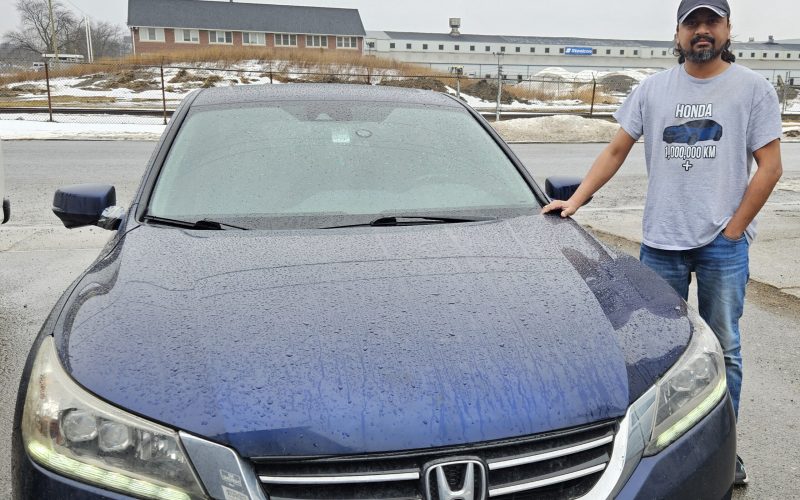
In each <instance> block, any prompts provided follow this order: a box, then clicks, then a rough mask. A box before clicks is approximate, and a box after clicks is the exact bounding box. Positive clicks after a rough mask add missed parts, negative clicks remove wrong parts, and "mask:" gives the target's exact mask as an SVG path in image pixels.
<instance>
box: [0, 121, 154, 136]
mask: <svg viewBox="0 0 800 500" xmlns="http://www.w3.org/2000/svg"><path fill="white" fill-rule="evenodd" d="M163 131H164V125H145V124H133V123H127V124H109V123H102V124H101V123H59V122H55V123H50V122H32V121H24V120H0V139H3V140H34V139H53V140H55V139H57V140H76V141H91V140H116V141H119V140H129V141H156V140H158V138H159V137H161V133H162V132H163Z"/></svg>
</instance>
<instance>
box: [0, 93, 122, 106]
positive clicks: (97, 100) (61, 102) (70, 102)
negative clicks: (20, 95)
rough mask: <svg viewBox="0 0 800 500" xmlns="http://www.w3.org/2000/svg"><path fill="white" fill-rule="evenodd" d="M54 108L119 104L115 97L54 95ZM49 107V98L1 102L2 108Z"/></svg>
mask: <svg viewBox="0 0 800 500" xmlns="http://www.w3.org/2000/svg"><path fill="white" fill-rule="evenodd" d="M51 102H52V104H53V106H56V105H57V106H61V107H65V106H89V107H91V106H98V107H100V106H104V105H106V104H113V103H115V102H117V100H116V98H114V97H104V96H84V97H75V96H69V95H54V96H52V97H51ZM40 107H47V96H45V97H44V99H42V98H39V99H31V100H25V101H0V108H40Z"/></svg>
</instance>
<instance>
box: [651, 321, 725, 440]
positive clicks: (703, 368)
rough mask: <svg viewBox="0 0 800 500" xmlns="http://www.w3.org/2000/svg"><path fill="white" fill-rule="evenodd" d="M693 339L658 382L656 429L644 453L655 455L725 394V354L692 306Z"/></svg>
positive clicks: (694, 422)
mask: <svg viewBox="0 0 800 500" xmlns="http://www.w3.org/2000/svg"><path fill="white" fill-rule="evenodd" d="M688 312H689V321H690V322H691V323H692V326H693V330H694V331H693V334H692V339H691V341H690V342H689V346H688V347H687V348H686V351H685V352H684V353H683V355H682V356H681V358H680V359H679V360H678V362H677V363H675V365H674V366H673V367H672V368H670V370H669V371H668V372H667V373H666V374H665V375H664V376H663V377H662V378H661V379H660V380H659V381H658V383H657V384H656V390H657V395H656V399H655V405H656V411H655V414H654V419H655V421H654V423H653V433H652V436H651V438H650V443H649V444H648V445H647V447H646V448H645V450H644V455H645V456H648V455H654V454H656V453H658V452H659V451H661V450H663V449H664V448H665V447H667V446H668V445H669V444H670V443H672V442H674V441H675V440H676V439H678V438H679V437H681V436H682V435H683V434H684V433H686V431H688V430H689V429H691V428H692V427H694V425H695V424H697V422H699V421H700V420H701V419H702V418H703V417H705V416H706V415H708V414H709V413H710V412H711V410H713V409H714V408H715V407H716V406H717V404H718V403H719V402H720V400H721V399H722V398H723V397H724V396H725V391H726V390H727V385H726V379H725V358H724V357H723V355H722V348H720V345H719V342H718V341H717V337H716V336H715V335H714V332H713V331H712V330H711V328H710V327H709V326H708V325H707V324H706V322H705V321H703V319H702V318H701V317H700V315H699V314H697V311H695V310H694V309H693V308H691V307H690V308H689V310H688Z"/></svg>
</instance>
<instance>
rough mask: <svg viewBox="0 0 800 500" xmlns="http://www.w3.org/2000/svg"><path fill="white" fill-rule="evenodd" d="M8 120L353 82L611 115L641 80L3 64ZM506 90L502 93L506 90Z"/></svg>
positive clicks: (129, 114)
mask: <svg viewBox="0 0 800 500" xmlns="http://www.w3.org/2000/svg"><path fill="white" fill-rule="evenodd" d="M3 63H4V64H3V73H2V75H0V119H11V120H15V119H16V120H19V119H22V120H39V121H59V122H84V123H119V124H123V123H125V124H128V123H137V124H162V123H166V122H167V120H168V119H169V116H170V115H171V113H172V111H174V110H175V108H176V107H177V106H178V104H179V103H180V101H181V100H182V99H183V98H184V97H185V96H186V95H187V94H188V93H189V92H191V91H193V90H195V89H198V88H209V87H220V86H231V85H255V84H286V83H303V82H314V83H348V84H362V85H390V86H401V87H411V88H421V89H428V90H435V91H440V92H449V93H451V94H455V95H458V96H459V97H460V98H461V99H463V100H464V101H466V102H467V103H468V104H469V105H471V106H472V107H473V108H475V109H477V110H478V111H481V112H485V113H494V114H496V116H497V117H498V118H500V117H501V116H500V115H501V114H505V115H506V116H509V114H512V113H513V116H520V115H519V114H523V113H530V114H537V113H538V114H558V113H572V114H581V115H588V116H593V115H598V114H600V115H607V114H610V113H612V112H614V111H615V110H616V109H617V108H618V107H619V106H620V104H621V103H622V102H623V101H624V100H625V98H626V97H627V96H628V95H629V94H630V92H631V90H633V88H635V86H636V85H638V83H639V80H638V79H636V78H634V77H631V76H629V75H626V74H625V73H608V74H605V75H604V76H601V77H597V78H591V79H588V80H587V79H577V78H566V77H553V76H549V77H547V78H537V77H532V78H527V79H526V78H522V77H521V76H518V77H516V78H513V79H512V78H481V77H473V76H465V75H458V74H444V73H438V72H434V71H431V72H430V73H428V74H401V73H400V72H399V71H397V70H391V69H380V68H370V67H368V66H364V67H359V66H348V65H329V66H326V67H320V66H312V65H302V64H298V63H291V62H285V61H260V62H253V61H249V62H246V63H242V64H240V65H236V64H228V65H225V66H226V67H219V66H218V65H215V64H213V63H195V64H192V65H188V64H163V63H162V64H159V65H137V64H129V63H94V64H86V63H71V64H65V63H61V64H60V65H57V66H53V65H52V64H45V65H42V66H41V67H39V68H32V67H30V66H29V65H30V63H26V64H27V66H26V65H25V64H24V63H18V64H15V63H14V62H13V61H4V62H3ZM498 90H499V91H498ZM777 90H778V95H779V97H780V98H781V106H782V109H783V111H784V113H786V114H798V115H800V97H798V95H799V94H800V92H799V91H798V87H792V86H788V85H782V86H780V87H779V88H778V89H777Z"/></svg>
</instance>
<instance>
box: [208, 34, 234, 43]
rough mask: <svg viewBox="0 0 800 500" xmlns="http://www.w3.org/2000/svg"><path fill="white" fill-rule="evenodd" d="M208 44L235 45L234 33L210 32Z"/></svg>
mask: <svg viewBox="0 0 800 500" xmlns="http://www.w3.org/2000/svg"><path fill="white" fill-rule="evenodd" d="M208 43H221V44H227V45H231V44H232V43H233V32H232V31H209V32H208Z"/></svg>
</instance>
